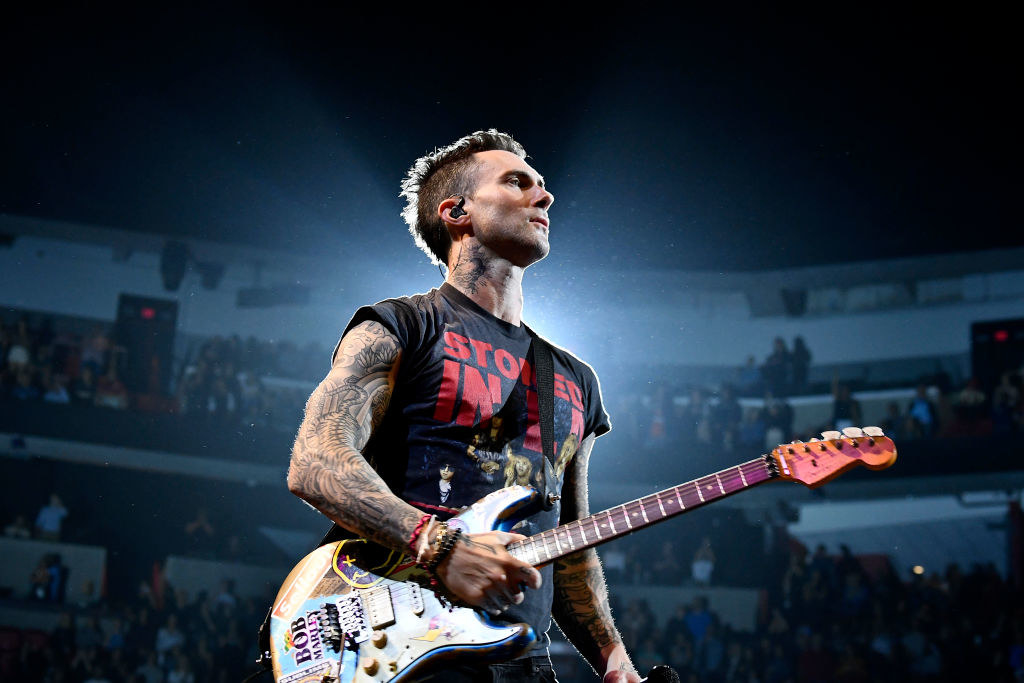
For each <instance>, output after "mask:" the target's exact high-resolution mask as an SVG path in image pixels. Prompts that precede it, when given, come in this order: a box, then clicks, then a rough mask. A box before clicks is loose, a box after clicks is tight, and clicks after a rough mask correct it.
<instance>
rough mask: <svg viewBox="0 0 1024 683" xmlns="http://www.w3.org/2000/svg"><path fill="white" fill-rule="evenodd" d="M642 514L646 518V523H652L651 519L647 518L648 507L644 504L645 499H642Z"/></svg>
mask: <svg viewBox="0 0 1024 683" xmlns="http://www.w3.org/2000/svg"><path fill="white" fill-rule="evenodd" d="M640 516H641V517H643V518H644V523H645V524H650V523H651V520H649V519H647V507H646V506H645V505H644V503H643V501H640Z"/></svg>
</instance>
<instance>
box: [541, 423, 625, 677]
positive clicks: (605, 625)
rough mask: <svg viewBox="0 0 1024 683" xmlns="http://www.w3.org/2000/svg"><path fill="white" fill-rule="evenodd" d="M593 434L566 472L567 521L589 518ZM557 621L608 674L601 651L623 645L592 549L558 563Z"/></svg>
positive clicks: (600, 670)
mask: <svg viewBox="0 0 1024 683" xmlns="http://www.w3.org/2000/svg"><path fill="white" fill-rule="evenodd" d="M593 447H594V435H593V434H591V435H590V436H588V437H587V438H585V439H584V440H583V443H582V444H581V445H580V448H579V452H578V453H577V455H576V457H575V458H573V461H572V464H571V465H570V467H569V468H568V469H567V470H566V473H565V484H564V485H563V487H562V521H563V522H567V521H571V520H574V519H579V518H581V517H586V516H587V515H589V514H590V509H589V507H590V506H589V503H588V502H587V467H588V464H589V463H588V461H589V459H590V451H591V450H592V449H593ZM554 588H555V599H554V606H553V610H552V611H553V616H554V618H555V621H556V622H558V626H559V628H561V629H562V633H564V634H565V635H566V637H567V638H568V639H569V640H570V641H571V642H572V644H573V645H575V646H576V649H577V650H579V652H580V654H581V655H583V657H584V659H586V660H587V662H589V663H590V665H591V666H592V667H594V671H596V672H597V673H598V675H603V674H604V659H603V657H602V654H601V653H602V650H603V649H604V648H606V647H608V646H609V645H612V644H614V643H620V642H622V639H621V637H620V636H619V632H618V631H617V630H616V629H615V622H614V621H612V614H611V609H610V607H609V606H608V588H607V586H606V585H605V580H604V572H603V571H602V570H601V561H600V560H599V559H598V557H597V552H596V551H595V550H594V549H593V548H590V549H588V550H583V551H580V552H578V553H574V554H572V555H567V556H565V557H564V558H562V559H561V560H558V561H556V562H555V567H554Z"/></svg>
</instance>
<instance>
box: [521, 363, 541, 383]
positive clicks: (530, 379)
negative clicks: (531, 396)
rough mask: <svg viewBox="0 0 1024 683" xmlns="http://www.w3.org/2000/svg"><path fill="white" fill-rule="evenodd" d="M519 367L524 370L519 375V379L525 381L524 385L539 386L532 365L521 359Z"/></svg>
mask: <svg viewBox="0 0 1024 683" xmlns="http://www.w3.org/2000/svg"><path fill="white" fill-rule="evenodd" d="M519 367H521V368H522V370H521V371H520V373H519V378H520V379H521V380H523V384H525V385H526V386H528V387H535V386H537V374H536V373H535V372H534V371H533V368H532V367H531V366H530V363H529V362H528V361H527V360H526V359H525V358H520V359H519Z"/></svg>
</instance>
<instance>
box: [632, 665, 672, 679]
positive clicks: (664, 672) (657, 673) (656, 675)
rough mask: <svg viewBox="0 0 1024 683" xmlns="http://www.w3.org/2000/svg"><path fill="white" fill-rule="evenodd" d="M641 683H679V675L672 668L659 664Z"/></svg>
mask: <svg viewBox="0 0 1024 683" xmlns="http://www.w3.org/2000/svg"><path fill="white" fill-rule="evenodd" d="M640 683H679V674H678V673H676V670H675V669H673V668H672V667H671V666H668V665H666V664H659V665H658V666H656V667H654V668H653V669H651V670H650V671H648V672H647V676H645V677H644V678H641V679H640Z"/></svg>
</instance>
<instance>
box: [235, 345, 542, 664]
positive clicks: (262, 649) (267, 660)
mask: <svg viewBox="0 0 1024 683" xmlns="http://www.w3.org/2000/svg"><path fill="white" fill-rule="evenodd" d="M526 329H527V330H528V331H529V333H530V336H531V337H532V341H531V342H530V350H531V351H532V354H528V355H532V356H533V366H534V371H535V372H536V375H537V413H538V417H539V418H540V444H541V449H542V450H543V451H544V453H543V456H544V457H543V465H542V468H541V472H542V473H543V474H542V475H541V490H540V491H539V493H540V504H541V506H542V507H543V508H544V509H545V510H550V509H551V508H553V507H554V505H555V501H556V500H558V495H559V494H558V492H557V491H552V490H551V488H550V482H551V481H554V480H555V479H556V478H555V476H554V465H555V361H554V358H552V355H551V345H550V344H548V343H547V342H546V341H544V340H543V339H541V337H540V335H538V334H537V333H535V332H534V331H533V330H531V329H530V328H528V327H527V328H526ZM335 532H336V526H335V525H331V528H330V529H329V530H328V531H327V534H326V535H325V536H324V537H323V539H322V540H321V541H320V542H319V543H317V544H316V547H317V548H319V547H321V546H322V545H324V544H325V543H329V542H330V541H331V540H332V536H333V535H334V534H335ZM273 610H274V606H273V605H271V606H270V609H268V610H267V616H266V618H265V619H264V620H263V624H262V625H261V626H260V630H259V635H258V636H257V638H258V642H259V657H257V659H256V663H257V664H258V665H259V666H260V667H261V671H260V672H259V673H263V672H264V671H270V670H271V669H272V668H273V664H272V660H271V654H270V615H271V613H272V612H273ZM253 677H255V675H254V676H253Z"/></svg>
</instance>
